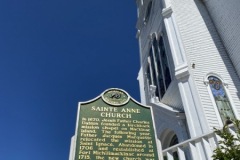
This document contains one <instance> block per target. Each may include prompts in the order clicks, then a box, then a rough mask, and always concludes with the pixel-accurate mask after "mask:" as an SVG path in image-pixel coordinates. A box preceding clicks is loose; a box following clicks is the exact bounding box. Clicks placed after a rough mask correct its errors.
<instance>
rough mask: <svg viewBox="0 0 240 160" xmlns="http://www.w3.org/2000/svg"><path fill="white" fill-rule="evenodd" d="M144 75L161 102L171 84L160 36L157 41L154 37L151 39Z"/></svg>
mask: <svg viewBox="0 0 240 160" xmlns="http://www.w3.org/2000/svg"><path fill="white" fill-rule="evenodd" d="M146 75H147V79H148V84H149V85H153V86H155V92H154V93H155V96H156V97H158V99H159V101H161V100H162V98H163V96H164V94H165V93H166V91H167V89H168V87H169V85H170V83H171V75H170V70H169V64H168V58H167V55H166V49H165V45H164V41H163V37H162V36H160V37H159V40H158V39H157V37H156V36H154V37H153V39H152V42H151V47H150V49H149V53H148V65H147V68H146Z"/></svg>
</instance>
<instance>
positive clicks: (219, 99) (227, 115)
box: [208, 76, 235, 123]
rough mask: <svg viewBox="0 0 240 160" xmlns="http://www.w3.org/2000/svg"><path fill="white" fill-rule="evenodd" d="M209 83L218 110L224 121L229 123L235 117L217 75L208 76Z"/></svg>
mask: <svg viewBox="0 0 240 160" xmlns="http://www.w3.org/2000/svg"><path fill="white" fill-rule="evenodd" d="M208 80H209V85H210V88H211V91H212V94H213V97H214V99H215V102H216V105H217V108H218V111H219V113H220V116H221V118H222V120H223V122H224V123H230V122H231V121H232V120H234V119H235V116H234V113H233V111H232V107H231V104H230V102H229V99H228V97H227V94H226V92H225V90H224V87H223V84H222V81H221V80H220V79H218V78H217V77H214V76H210V77H208Z"/></svg>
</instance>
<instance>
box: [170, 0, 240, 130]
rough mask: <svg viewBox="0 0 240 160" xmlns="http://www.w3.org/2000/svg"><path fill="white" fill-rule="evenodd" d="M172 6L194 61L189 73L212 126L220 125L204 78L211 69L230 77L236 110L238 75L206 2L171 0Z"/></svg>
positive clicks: (238, 105)
mask: <svg viewBox="0 0 240 160" xmlns="http://www.w3.org/2000/svg"><path fill="white" fill-rule="evenodd" d="M172 8H173V13H175V14H174V15H175V18H176V21H177V25H178V28H179V32H180V35H181V38H182V42H183V46H184V49H185V53H186V56H187V59H188V64H189V67H190V68H191V64H192V63H194V64H195V69H191V72H190V73H191V74H192V75H193V78H194V80H195V84H196V88H197V93H196V96H199V98H200V101H201V106H202V107H203V109H204V113H205V116H206V119H207V121H208V125H209V127H210V128H213V127H218V126H219V122H218V120H217V118H216V114H217V113H216V112H215V110H214V108H213V102H212V101H211V99H210V96H209V92H208V90H207V86H206V85H205V84H204V82H203V79H204V77H205V76H206V75H207V74H208V73H210V72H213V73H216V74H218V75H220V76H221V77H222V78H223V79H224V81H225V80H226V81H228V84H229V85H228V88H227V90H228V91H229V93H230V97H231V100H232V101H233V102H234V106H233V107H234V108H235V109H236V111H237V112H238V113H237V114H239V113H240V112H239V111H240V104H239V97H238V95H237V93H238V89H237V87H238V86H240V83H239V79H238V77H237V75H236V74H235V69H234V67H233V65H232V62H231V60H230V59H229V56H228V54H227V52H226V50H225V48H224V45H223V44H222V41H221V39H220V37H219V35H218V32H217V30H216V28H215V26H214V24H213V22H212V20H211V17H210V16H209V15H208V12H207V10H206V8H205V6H204V5H203V2H202V1H198V0H195V1H192V0H181V1H178V0H172ZM238 54H239V53H238ZM239 55H240V54H239ZM198 94H199V95H198Z"/></svg>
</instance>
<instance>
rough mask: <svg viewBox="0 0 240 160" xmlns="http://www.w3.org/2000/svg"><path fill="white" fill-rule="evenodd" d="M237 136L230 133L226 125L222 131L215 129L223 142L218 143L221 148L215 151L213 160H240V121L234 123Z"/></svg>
mask: <svg viewBox="0 0 240 160" xmlns="http://www.w3.org/2000/svg"><path fill="white" fill-rule="evenodd" d="M233 124H234V128H235V131H236V135H235V136H234V135H233V134H232V133H231V132H230V131H229V126H228V125H225V126H224V127H223V129H222V130H219V129H216V128H215V133H216V134H217V135H219V136H220V137H221V138H222V140H220V141H219V142H218V144H219V147H218V148H216V149H215V150H214V154H213V156H212V157H213V160H240V121H239V120H235V121H234V122H233Z"/></svg>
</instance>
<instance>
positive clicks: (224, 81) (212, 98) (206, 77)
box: [203, 72, 239, 127]
mask: <svg viewBox="0 0 240 160" xmlns="http://www.w3.org/2000/svg"><path fill="white" fill-rule="evenodd" d="M210 76H214V77H217V78H218V79H220V80H221V81H222V83H223V87H224V90H225V92H226V94H227V97H228V100H229V102H230V105H231V107H232V111H233V114H234V116H235V118H236V119H239V116H238V114H237V113H238V112H237V110H236V107H235V104H234V102H233V100H232V96H231V94H230V92H229V90H228V85H229V84H228V82H227V81H226V80H224V79H223V78H222V77H221V76H220V75H219V74H217V73H214V72H210V73H208V74H206V75H205V77H204V78H203V82H204V84H205V85H206V86H207V90H208V93H209V96H210V99H211V101H212V104H213V107H214V111H215V113H216V117H217V120H218V123H219V126H220V127H223V126H224V123H223V121H222V118H221V116H220V113H219V110H218V107H217V104H216V102H215V99H214V97H213V94H212V91H211V88H210V86H209V80H208V77H210Z"/></svg>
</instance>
